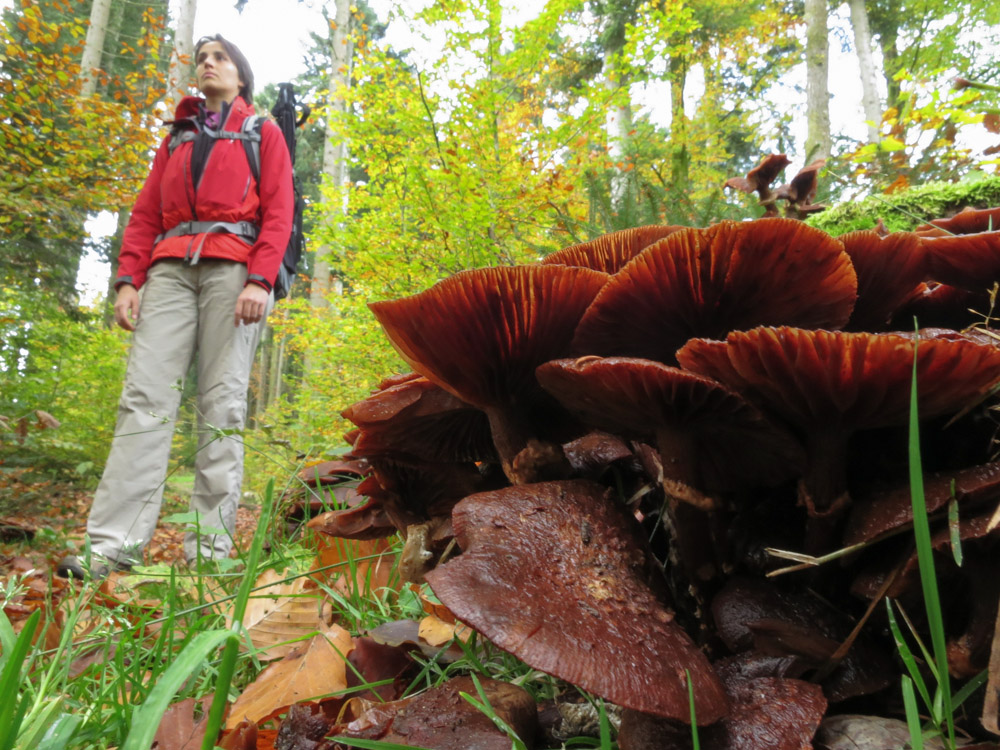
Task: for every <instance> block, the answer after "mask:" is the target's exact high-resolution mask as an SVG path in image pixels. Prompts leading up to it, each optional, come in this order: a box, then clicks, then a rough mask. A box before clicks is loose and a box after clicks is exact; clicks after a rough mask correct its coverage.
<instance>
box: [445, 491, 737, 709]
mask: <svg viewBox="0 0 1000 750" xmlns="http://www.w3.org/2000/svg"><path fill="white" fill-rule="evenodd" d="M452 518H453V521H454V526H455V537H456V539H457V540H458V542H459V544H460V545H461V547H462V549H463V550H464V551H463V552H462V554H461V555H459V556H458V557H457V558H455V559H453V560H450V561H449V562H447V563H445V564H443V565H439V566H438V567H437V568H435V569H434V570H433V571H431V572H430V573H428V574H427V582H428V583H429V584H430V586H431V588H432V589H433V590H434V593H435V594H436V595H437V596H438V598H439V599H440V600H441V601H442V603H444V604H445V605H446V606H447V607H448V608H449V609H450V610H451V611H452V612H453V613H454V614H455V616H456V617H458V618H459V619H460V620H462V621H463V622H465V623H466V624H468V625H470V626H472V627H473V628H475V629H476V630H478V631H479V632H480V633H482V634H483V635H484V636H485V637H486V638H488V639H489V640H491V641H492V642H493V643H495V644H496V645H497V646H499V647H500V648H502V649H504V650H505V651H509V652H510V653H512V654H514V655H515V656H517V657H518V658H520V659H521V660H523V661H524V662H526V663H527V664H529V665H530V666H532V667H534V668H536V669H540V670H542V671H544V672H548V673H550V674H552V675H555V676H556V677H559V678H561V679H564V680H567V681H569V682H571V683H573V684H575V685H578V686H580V687H582V688H584V689H585V690H588V691H590V692H592V693H595V694H597V695H599V696H602V697H604V698H606V699H608V700H611V701H613V702H615V703H617V704H619V705H622V706H625V707H628V708H634V709H636V710H638V711H644V712H647V713H653V714H656V715H658V716H665V717H670V718H676V719H681V720H683V721H688V720H689V717H690V706H689V703H688V691H687V682H686V677H685V670H688V671H689V672H690V674H691V680H692V684H693V687H694V700H695V707H696V710H697V715H698V721H699V723H701V722H704V723H711V722H713V721H716V720H718V719H720V718H721V717H723V716H725V715H726V711H727V700H726V696H725V693H724V691H723V689H722V685H721V684H720V682H719V680H718V678H717V677H716V675H715V673H714V671H713V670H712V667H711V665H710V664H709V663H708V660H707V659H706V657H705V655H704V654H703V653H702V652H701V651H699V650H698V648H697V647H696V646H695V645H694V643H692V641H691V639H690V638H689V637H688V635H687V634H686V633H685V632H684V631H683V630H682V629H681V627H680V626H679V625H678V624H677V623H676V622H675V621H674V619H673V616H672V615H671V614H670V613H669V612H668V611H667V610H666V609H664V608H663V606H662V604H660V602H659V601H658V600H657V598H656V596H654V594H653V590H652V589H651V588H650V585H649V583H648V581H649V580H650V578H651V576H650V572H649V564H648V561H647V557H646V553H645V552H644V551H643V543H642V541H641V537H640V536H639V534H638V531H637V529H636V526H635V523H634V521H633V520H632V519H630V518H628V517H627V516H625V515H624V514H623V513H622V512H621V511H620V510H619V509H618V507H617V506H616V505H615V504H614V502H613V501H612V500H611V499H610V497H609V492H608V491H607V490H606V489H605V488H603V487H601V486H599V485H596V484H593V483H591V482H587V481H584V480H573V481H566V482H545V483H540V484H533V485H527V486H522V487H508V488H506V489H503V490H498V491H496V492H484V493H480V494H478V495H473V496H471V497H467V498H465V499H464V500H462V501H461V502H460V503H459V504H458V505H457V506H455V510H454V512H453V515H452Z"/></svg>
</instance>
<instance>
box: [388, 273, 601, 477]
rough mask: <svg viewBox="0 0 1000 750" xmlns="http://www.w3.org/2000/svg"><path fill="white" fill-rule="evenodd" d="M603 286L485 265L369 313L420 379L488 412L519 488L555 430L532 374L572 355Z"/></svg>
mask: <svg viewBox="0 0 1000 750" xmlns="http://www.w3.org/2000/svg"><path fill="white" fill-rule="evenodd" d="M607 279H608V276H607V274H604V273H601V272H599V271H592V270H590V269H588V268H576V267H571V266H561V265H549V266H541V265H538V266H507V267H498V268H482V269H478V270H474V271H463V272H461V273H459V274H456V275H455V276H453V277H451V278H449V279H446V280H444V281H442V282H440V283H438V284H435V285H434V286H433V287H431V288H430V289H428V290H427V291H425V292H421V293H420V294H417V295H414V296H412V297H406V298H403V299H399V300H394V301H391V302H377V303H373V304H371V305H369V307H370V308H371V310H372V312H374V313H375V317H376V318H378V320H379V322H380V323H381V324H382V327H383V328H384V329H385V332H386V334H387V335H388V337H389V339H390V341H391V342H392V344H393V346H394V347H395V348H396V350H397V351H398V352H399V353H400V355H401V356H402V357H403V358H404V359H405V360H406V361H407V362H409V363H410V364H411V365H412V366H413V368H414V369H415V370H416V371H417V372H420V373H421V374H423V375H424V376H425V377H426V378H427V379H428V380H430V381H432V382H434V383H437V384H438V385H439V386H441V387H442V388H444V389H445V390H446V391H449V392H450V393H452V394H453V395H455V396H456V397H458V398H460V399H462V400H463V401H467V402H469V403H471V404H473V405H474V406H477V407H479V408H480V409H482V410H483V411H485V412H486V413H487V415H488V417H489V419H490V427H491V431H492V434H493V440H494V443H495V444H496V446H497V452H498V453H499V455H500V458H501V461H502V462H503V465H504V471H505V472H507V474H508V476H509V477H510V478H511V481H514V482H517V481H523V480H522V479H521V478H520V477H519V476H517V473H516V471H515V470H514V469H513V468H512V466H513V462H514V459H515V457H516V456H517V454H518V453H519V452H520V451H522V450H523V449H524V447H525V446H526V445H527V443H528V440H529V439H531V438H532V437H535V436H536V433H537V432H539V431H542V432H544V431H545V430H546V429H549V430H554V429H555V428H557V427H558V420H557V419H553V418H552V413H553V409H554V408H555V406H556V405H555V402H554V400H553V399H552V398H551V397H550V396H548V394H546V393H545V392H544V391H542V389H541V388H540V387H539V385H538V383H537V381H536V380H535V368H536V367H537V366H538V365H540V364H542V363H543V362H547V361H548V360H550V359H554V358H556V357H560V356H565V354H567V353H568V351H567V350H568V348H569V342H570V339H571V337H572V335H573V330H574V328H575V326H576V324H577V323H578V322H579V320H580V317H581V316H582V314H583V311H584V310H585V309H586V308H587V306H588V305H589V304H590V302H591V301H592V300H593V298H594V296H595V295H596V294H597V292H598V291H599V290H600V288H601V287H602V286H603V285H604V283H605V282H606V281H607ZM542 437H547V435H542Z"/></svg>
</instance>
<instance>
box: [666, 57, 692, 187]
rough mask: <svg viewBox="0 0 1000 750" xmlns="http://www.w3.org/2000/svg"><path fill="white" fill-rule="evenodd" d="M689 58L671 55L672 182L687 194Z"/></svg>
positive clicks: (672, 184)
mask: <svg viewBox="0 0 1000 750" xmlns="http://www.w3.org/2000/svg"><path fill="white" fill-rule="evenodd" d="M687 73H688V59H687V57H685V56H684V55H672V56H671V57H670V183H671V188H672V189H673V191H674V192H675V193H678V194H680V195H684V196H686V195H687V185H688V181H689V177H690V175H689V171H688V165H689V163H690V159H689V157H688V147H687V144H688V119H687V114H686V113H685V112H684V85H685V84H686V83H687Z"/></svg>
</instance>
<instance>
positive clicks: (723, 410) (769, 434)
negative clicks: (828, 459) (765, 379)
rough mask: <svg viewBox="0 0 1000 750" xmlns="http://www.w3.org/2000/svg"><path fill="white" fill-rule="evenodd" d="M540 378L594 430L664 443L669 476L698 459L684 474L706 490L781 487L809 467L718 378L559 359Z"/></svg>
mask: <svg viewBox="0 0 1000 750" xmlns="http://www.w3.org/2000/svg"><path fill="white" fill-rule="evenodd" d="M536 374H537V376H538V380H539V382H540V383H541V384H542V387H543V388H545V389H546V390H547V391H549V392H550V393H552V394H553V395H554V396H555V397H556V398H558V399H559V401H560V402H561V403H562V404H563V406H565V407H566V408H567V409H569V410H570V411H571V412H574V413H575V414H577V415H579V416H580V417H581V418H582V419H583V421H585V422H587V423H589V424H592V425H595V426H597V427H602V428H605V429H608V430H611V431H617V432H624V433H625V434H628V435H635V436H638V437H646V436H648V435H650V434H655V435H658V436H662V437H663V441H661V452H662V453H664V455H663V462H664V467H665V470H668V469H669V464H670V462H671V461H673V460H681V459H690V460H691V461H692V462H693V463H694V464H695V465H694V466H691V467H689V469H688V471H686V472H684V473H685V474H686V475H688V476H690V477H691V478H692V479H693V480H694V481H696V482H697V484H698V487H705V488H709V489H732V488H733V487H734V486H738V485H740V484H742V483H746V482H748V481H751V482H761V483H764V484H774V483H777V482H780V481H783V480H785V479H788V478H789V477H791V476H793V475H794V474H795V473H796V472H797V471H798V470H799V469H800V468H801V460H802V457H801V447H800V446H799V445H798V443H797V441H796V440H795V439H794V438H792V437H791V435H789V434H788V433H786V432H785V431H784V430H782V429H779V428H778V427H777V426H775V425H774V424H772V423H771V422H769V421H768V420H767V419H766V418H765V417H764V415H763V414H761V412H760V411H759V410H758V409H757V408H756V407H754V406H751V405H750V404H749V403H748V402H747V401H746V400H745V399H743V398H742V397H741V396H740V395H739V394H738V393H736V392H735V391H732V390H730V389H729V388H727V387H725V386H723V385H722V384H721V383H718V382H717V381H714V380H712V379H711V378H707V377H704V376H702V375H697V374H695V373H692V372H688V371H685V370H680V369H678V368H676V367H669V366H667V365H664V364H661V363H659V362H653V361H650V360H645V359H633V358H628V357H608V358H606V359H600V358H591V357H584V358H583V359H580V360H573V359H561V360H555V361H553V362H548V363H546V364H544V365H542V366H541V367H539V368H538V370H537V373H536ZM682 441H683V442H684V443H685V444H686V448H687V449H686V450H684V451H683V453H684V455H683V456H680V455H677V454H676V453H674V450H677V449H679V448H680V445H679V443H680V442H682ZM664 442H665V443H666V444H663V443H664ZM668 473H669V472H668Z"/></svg>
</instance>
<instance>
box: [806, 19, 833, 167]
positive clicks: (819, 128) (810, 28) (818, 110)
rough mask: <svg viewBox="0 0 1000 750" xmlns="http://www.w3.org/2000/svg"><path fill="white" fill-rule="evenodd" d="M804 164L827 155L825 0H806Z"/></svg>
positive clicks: (828, 146)
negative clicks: (805, 125)
mask: <svg viewBox="0 0 1000 750" xmlns="http://www.w3.org/2000/svg"><path fill="white" fill-rule="evenodd" d="M805 22H806V122H807V127H808V132H807V134H806V162H805V163H806V164H809V163H811V162H813V161H815V160H816V159H826V158H828V157H829V156H830V148H831V140H830V84H829V57H830V42H829V30H828V28H827V3H826V0H805Z"/></svg>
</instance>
